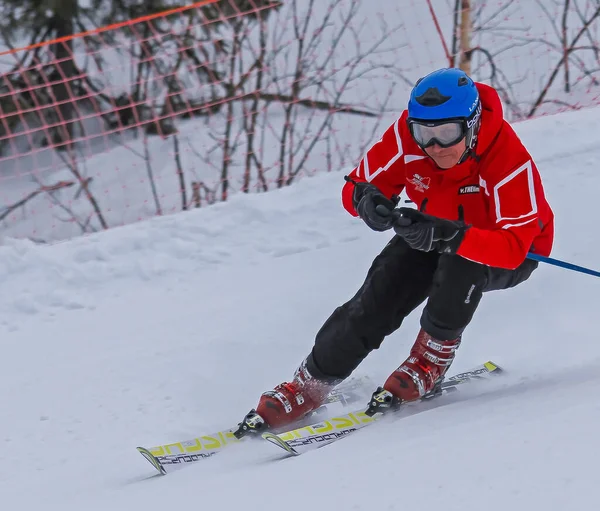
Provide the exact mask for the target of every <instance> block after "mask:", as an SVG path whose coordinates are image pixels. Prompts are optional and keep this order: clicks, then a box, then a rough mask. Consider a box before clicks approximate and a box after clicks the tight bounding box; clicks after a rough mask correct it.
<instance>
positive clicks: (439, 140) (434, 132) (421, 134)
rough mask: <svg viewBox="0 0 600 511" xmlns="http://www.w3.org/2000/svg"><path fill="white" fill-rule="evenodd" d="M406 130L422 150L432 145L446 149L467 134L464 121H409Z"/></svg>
mask: <svg viewBox="0 0 600 511" xmlns="http://www.w3.org/2000/svg"><path fill="white" fill-rule="evenodd" d="M408 128H409V129H410V134H411V135H412V137H413V139H414V140H415V142H416V143H417V144H419V146H420V147H421V148H422V149H425V148H427V147H431V146H432V145H434V144H437V145H439V146H440V147H443V148H447V147H452V146H453V145H456V144H458V143H459V142H460V141H461V140H462V139H463V138H465V136H466V134H467V126H466V123H465V121H464V119H461V120H454V121H448V120H444V121H419V120H416V119H409V121H408Z"/></svg>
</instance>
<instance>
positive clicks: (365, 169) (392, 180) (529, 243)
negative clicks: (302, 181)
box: [342, 83, 554, 269]
mask: <svg viewBox="0 0 600 511" xmlns="http://www.w3.org/2000/svg"><path fill="white" fill-rule="evenodd" d="M476 85H477V89H478V91H479V95H480V98H481V103H482V107H483V112H482V120H481V128H480V130H479V135H478V139H477V146H476V148H475V153H476V158H473V157H471V158H468V159H467V160H466V161H465V162H463V163H461V164H460V165H456V166H454V167H452V168H451V169H447V170H442V169H440V168H439V167H437V166H436V165H435V163H434V162H433V160H432V159H431V158H429V157H428V156H427V155H426V154H425V152H424V151H423V150H422V149H421V148H420V147H419V146H418V145H417V144H416V142H415V141H414V140H413V138H412V136H411V134H410V132H409V130H408V126H407V125H406V118H407V117H408V112H407V111H406V110H405V111H404V112H403V113H402V115H401V116H400V118H399V119H398V120H397V121H396V122H395V123H394V124H392V125H391V126H390V127H389V128H388V130H387V131H386V132H385V133H384V135H383V137H382V138H381V139H380V140H378V141H377V142H376V143H375V144H374V145H373V146H372V147H371V148H370V149H369V150H368V151H367V154H366V155H365V156H364V158H363V159H362V160H361V161H360V163H359V165H358V167H356V168H355V169H354V170H353V171H352V172H351V173H350V177H351V178H352V179H354V181H368V182H371V183H373V184H374V185H376V186H377V188H379V190H381V192H382V193H383V194H385V195H386V196H387V197H389V198H391V197H392V195H394V194H400V193H401V192H402V190H404V189H406V193H407V195H408V197H409V198H410V200H412V201H413V202H414V203H415V204H416V205H417V206H418V207H420V206H421V204H422V203H423V200H424V199H427V204H426V213H428V214H430V215H434V216H437V217H440V218H446V219H449V220H456V219H457V218H458V209H459V206H461V205H462V207H463V208H464V220H465V222H466V223H467V224H470V225H471V226H472V227H471V228H470V229H468V230H467V232H466V234H465V238H464V240H463V242H462V244H461V246H460V248H459V250H458V252H457V253H458V255H460V256H462V257H464V258H466V259H469V260H471V261H475V262H478V263H481V264H485V265H488V266H495V267H499V268H509V269H514V268H516V267H517V266H519V265H520V264H521V263H522V262H523V261H524V260H525V257H526V256H527V253H528V252H530V251H531V252H535V253H536V254H539V255H543V256H548V255H550V251H551V249H552V242H553V238H554V214H553V213H552V209H551V208H550V205H549V204H548V202H547V201H546V197H545V196H544V188H543V186H542V181H541V179H540V175H539V172H538V170H537V168H536V166H535V163H534V162H533V160H532V158H531V155H530V154H529V153H528V152H527V149H525V147H524V146H523V144H522V143H521V140H520V139H519V137H518V136H517V134H516V133H515V132H514V130H513V129H512V127H511V126H510V124H508V122H506V121H505V120H504V118H503V112H502V104H501V102H500V98H499V96H498V93H497V92H496V91H495V89H493V88H492V87H489V86H487V85H485V84H481V83H477V84H476ZM353 192H354V185H353V184H352V183H350V182H347V183H346V185H345V186H344V188H343V190H342V203H343V205H344V207H345V208H346V209H347V210H348V211H349V212H350V213H351V214H352V215H354V216H358V214H357V213H356V210H355V209H354V206H353V204H352V194H353Z"/></svg>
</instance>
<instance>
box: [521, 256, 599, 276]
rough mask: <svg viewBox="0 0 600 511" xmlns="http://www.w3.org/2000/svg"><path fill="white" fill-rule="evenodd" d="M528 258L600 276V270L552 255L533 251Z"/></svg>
mask: <svg viewBox="0 0 600 511" xmlns="http://www.w3.org/2000/svg"><path fill="white" fill-rule="evenodd" d="M527 258H528V259H533V260H534V261H539V262H541V263H547V264H552V265H554V266H560V267H561V268H566V269H567V270H573V271H578V272H579V273H585V274H586V275H593V276H594V277H600V271H596V270H591V269H590V268H585V267H583V266H577V265H576V264H572V263H568V262H566V261H561V260H560V259H553V258H552V257H544V256H541V255H537V254H532V253H531V252H530V253H529V254H527Z"/></svg>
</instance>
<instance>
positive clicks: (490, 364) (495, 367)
mask: <svg viewBox="0 0 600 511" xmlns="http://www.w3.org/2000/svg"><path fill="white" fill-rule="evenodd" d="M483 365H484V366H485V368H486V369H487V370H488V371H489V372H490V373H501V372H503V371H504V369H502V368H501V367H500V366H499V365H496V364H494V363H493V362H492V361H491V360H488V361H487V362H486V363H485V364H483Z"/></svg>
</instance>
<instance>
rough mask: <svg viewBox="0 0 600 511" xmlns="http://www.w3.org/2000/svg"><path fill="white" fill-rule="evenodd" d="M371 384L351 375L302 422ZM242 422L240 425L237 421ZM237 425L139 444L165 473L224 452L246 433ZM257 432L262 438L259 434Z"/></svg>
mask: <svg viewBox="0 0 600 511" xmlns="http://www.w3.org/2000/svg"><path fill="white" fill-rule="evenodd" d="M371 387H372V382H371V380H370V379H369V378H368V377H367V376H363V377H359V378H351V379H350V380H348V381H347V382H344V383H342V384H340V385H339V386H338V387H336V388H335V389H334V390H333V391H331V393H330V394H329V395H328V396H327V399H326V400H325V403H324V404H323V406H321V407H320V408H319V409H318V410H315V412H313V414H311V415H310V417H309V418H305V419H303V420H302V421H301V422H299V423H297V424H296V425H299V424H306V423H307V420H308V419H310V422H312V421H314V420H315V417H318V416H319V415H322V414H324V413H331V407H332V406H333V407H335V406H341V407H344V408H345V407H347V406H349V405H352V404H355V403H357V402H360V401H363V400H364V399H366V396H367V395H368V389H369V388H371ZM238 426H239V425H238ZM238 426H236V427H233V428H229V429H223V430H221V431H217V432H215V433H211V434H207V435H201V436H197V437H195V438H192V439H190V440H184V441H180V442H173V443H168V444H163V445H158V446H156V447H150V448H146V447H137V448H136V449H137V451H138V452H139V453H140V454H141V455H142V456H143V457H144V458H146V459H147V460H148V462H149V463H150V464H151V465H152V466H153V467H154V468H155V469H156V470H157V471H158V472H159V473H160V474H162V475H166V474H167V472H170V471H172V470H174V469H177V468H180V467H183V466H186V465H189V464H191V463H195V462H198V461H202V460H205V459H208V458H212V457H213V456H214V455H215V454H218V453H220V452H222V451H223V450H224V449H225V448H227V447H229V446H232V445H236V444H239V443H240V442H242V441H244V440H245V438H246V437H244V438H241V439H238V438H236V436H235V434H234V433H236V431H237V430H238ZM249 436H250V437H252V436H255V437H257V438H259V439H260V436H258V435H249Z"/></svg>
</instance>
